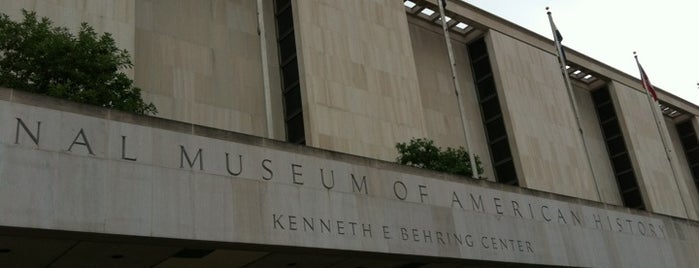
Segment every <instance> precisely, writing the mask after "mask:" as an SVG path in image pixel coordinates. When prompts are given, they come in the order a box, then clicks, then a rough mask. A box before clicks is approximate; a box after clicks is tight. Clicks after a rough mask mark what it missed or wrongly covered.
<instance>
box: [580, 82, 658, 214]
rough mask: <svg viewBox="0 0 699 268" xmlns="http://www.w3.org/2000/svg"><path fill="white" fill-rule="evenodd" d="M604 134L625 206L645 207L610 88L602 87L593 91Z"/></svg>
mask: <svg viewBox="0 0 699 268" xmlns="http://www.w3.org/2000/svg"><path fill="white" fill-rule="evenodd" d="M591 95H592V102H593V103H594V106H595V112H596V113H597V118H598V119H599V120H598V122H599V124H600V129H601V130H602V135H603V136H604V138H605V142H606V145H607V153H609V160H610V161H611V163H612V168H613V169H614V175H615V177H616V180H617V183H618V185H619V193H620V194H621V198H622V201H623V203H624V205H625V206H627V207H630V208H636V209H644V208H645V206H644V204H643V199H642V198H641V192H640V191H639V188H638V180H637V179H636V175H635V173H634V170H633V166H632V165H631V160H630V159H629V153H628V150H627V149H626V144H625V141H624V137H623V135H622V133H621V128H620V127H619V121H618V119H617V116H616V111H614V104H613V103H612V100H611V95H610V94H609V89H607V88H602V89H599V90H597V91H594V92H592V93H591Z"/></svg>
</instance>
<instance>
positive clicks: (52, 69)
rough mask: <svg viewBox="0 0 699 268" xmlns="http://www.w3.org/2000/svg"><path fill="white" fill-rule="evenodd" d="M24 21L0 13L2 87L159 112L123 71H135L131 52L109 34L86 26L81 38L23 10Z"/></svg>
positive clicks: (110, 105)
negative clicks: (145, 100) (14, 19)
mask: <svg viewBox="0 0 699 268" xmlns="http://www.w3.org/2000/svg"><path fill="white" fill-rule="evenodd" d="M22 13H23V14H24V21H22V22H14V21H12V20H10V18H9V17H8V16H7V15H6V14H0V86H3V87H8V88H13V89H17V90H25V91H29V92H33V93H38V94H45V95H49V96H52V97H57V98H63V99H68V100H72V101H76V102H82V103H87V104H93V105H99V106H102V107H107V108H113V109H118V110H123V111H128V112H132V113H137V114H155V113H157V110H156V108H155V106H154V105H153V104H152V103H147V104H146V103H145V102H144V101H143V99H142V98H141V90H140V89H139V88H137V87H134V86H133V80H131V79H129V78H128V77H127V76H126V74H124V73H123V72H122V71H123V70H124V69H130V68H132V67H133V64H132V63H131V59H130V56H129V53H128V51H126V50H123V49H119V48H118V47H117V46H116V42H115V41H114V39H113V38H112V36H111V35H110V34H109V33H105V34H102V35H99V34H97V33H96V32H95V30H94V29H93V28H92V27H90V26H89V25H87V24H86V23H82V24H81V26H80V30H79V31H78V34H77V35H76V36H74V35H72V34H71V33H70V32H69V31H68V29H67V28H65V27H55V26H53V23H52V22H51V21H50V20H49V19H48V18H45V17H44V18H41V19H38V18H37V16H36V13H35V12H27V11H26V10H23V11H22Z"/></svg>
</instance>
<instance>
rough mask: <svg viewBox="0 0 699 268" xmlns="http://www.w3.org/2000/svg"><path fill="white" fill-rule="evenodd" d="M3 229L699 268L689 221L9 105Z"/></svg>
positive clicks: (1, 157) (163, 125)
mask: <svg viewBox="0 0 699 268" xmlns="http://www.w3.org/2000/svg"><path fill="white" fill-rule="evenodd" d="M37 103H40V102H37ZM48 107H51V106H50V105H49V106H48ZM112 113H117V114H115V115H112ZM120 116H122V117H123V118H126V119H123V120H119V121H117V120H110V119H109V118H119V117H120ZM17 118H19V119H21V120H22V122H23V123H24V125H25V126H26V127H27V129H28V130H29V132H27V131H26V130H25V129H24V128H23V126H21V125H19V126H18V119H17ZM39 121H40V122H41V125H40V130H37V124H38V123H37V122H39ZM188 128H189V129H190V130H189V131H178V130H186V129H188ZM81 129H82V130H83V133H84V137H82V136H80V135H79V134H78V133H80V130H81ZM194 132H196V133H200V134H201V135H192V134H191V133H194ZM29 133H31V134H32V135H34V136H35V137H37V138H38V146H37V145H36V144H35V143H34V141H33V139H32V137H31V136H30V135H29ZM122 136H125V137H126V138H124V139H122ZM15 141H16V142H15ZM86 141H87V143H89V145H90V146H89V147H90V148H89V149H88V146H87V145H86V144H84V143H86ZM122 141H123V142H124V145H123V147H122ZM71 144H72V148H71ZM69 148H70V150H69ZM200 149H201V151H200V153H199V154H198V156H197V152H199V150H200ZM90 150H91V151H92V154H90ZM185 152H186V153H185ZM226 154H228V156H229V159H228V160H229V161H228V166H227V164H226ZM241 156H242V158H241ZM125 158H127V159H125ZM129 159H132V160H129ZM133 159H135V160H133ZM241 159H242V160H241ZM239 161H242V165H239ZM190 163H191V165H190ZM241 167H242V169H241ZM229 172H230V173H233V175H232V174H230V173H229ZM238 173H239V174H238ZM235 174H237V175H235ZM321 174H323V175H322V177H321ZM328 188H330V189H328ZM480 200H482V203H481V201H480ZM0 215H3V216H2V217H0V226H8V227H27V228H41V229H54V230H69V231H80V232H94V233H106V234H124V235H135V236H145V237H162V238H177V239H187V240H190V239H191V240H208V241H222V242H235V243H252V244H264V245H284V246H298V247H307V248H326V249H340V250H358V251H365V252H378V253H395V254H412V255H422V256H435V257H449V258H462V259H474V260H493V261H504V262H515V263H533V264H547V265H568V266H594V267H676V266H691V265H692V264H693V263H694V261H693V259H694V257H695V255H696V253H697V252H699V242H698V241H699V224H698V223H697V222H694V221H689V220H685V219H680V218H673V217H668V216H662V215H657V214H650V213H646V212H641V211H633V210H628V209H625V208H621V207H616V206H611V205H603V204H600V203H596V202H591V201H586V200H582V199H575V198H570V197H563V196H558V195H554V194H549V193H543V192H538V191H533V190H527V189H523V188H515V187H507V186H503V185H499V184H495V183H489V182H483V181H470V180H462V179H460V178H456V177H451V176H447V175H443V174H438V173H433V172H428V171H421V170H416V169H412V168H406V167H401V166H398V165H393V164H390V163H386V162H381V161H377V160H370V159H364V158H358V157H354V156H348V155H343V154H339V153H333V152H328V151H322V150H317V149H312V148H306V147H298V146H293V145H288V144H284V143H280V142H275V141H271V140H265V139H261V138H256V137H250V136H245V135H240V134H235V133H227V132H220V131H216V130H213V129H206V128H201V127H196V126H191V125H185V124H179V123H172V122H168V121H166V120H159V119H155V120H154V119H148V118H140V117H129V116H123V115H119V114H118V112H109V113H107V115H106V116H101V117H99V116H89V115H86V114H76V113H72V112H66V111H64V110H61V109H49V108H42V107H37V106H30V105H26V104H20V103H17V102H10V101H7V100H0Z"/></svg>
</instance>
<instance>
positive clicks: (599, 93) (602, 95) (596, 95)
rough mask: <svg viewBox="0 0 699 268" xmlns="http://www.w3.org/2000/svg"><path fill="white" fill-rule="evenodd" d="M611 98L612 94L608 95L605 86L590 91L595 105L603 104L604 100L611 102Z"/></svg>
mask: <svg viewBox="0 0 699 268" xmlns="http://www.w3.org/2000/svg"><path fill="white" fill-rule="evenodd" d="M611 100H612V96H611V95H609V89H607V88H604V89H600V90H596V91H594V92H592V101H593V102H594V103H595V105H597V106H600V105H603V104H605V103H606V102H611Z"/></svg>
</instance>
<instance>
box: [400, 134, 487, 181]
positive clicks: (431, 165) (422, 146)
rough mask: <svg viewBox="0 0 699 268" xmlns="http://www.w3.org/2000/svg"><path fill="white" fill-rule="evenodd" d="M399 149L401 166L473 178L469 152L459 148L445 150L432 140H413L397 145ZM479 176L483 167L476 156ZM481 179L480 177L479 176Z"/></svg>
mask: <svg viewBox="0 0 699 268" xmlns="http://www.w3.org/2000/svg"><path fill="white" fill-rule="evenodd" d="M396 149H398V154H399V155H398V159H397V162H398V163H399V164H403V165H408V166H414V167H419V168H425V169H431V170H436V171H441V172H447V173H452V174H457V175H463V176H469V177H470V176H471V174H472V171H471V159H470V158H469V156H468V152H467V151H466V150H465V149H464V148H463V147H459V148H458V149H454V148H451V147H448V148H447V149H446V150H443V149H442V148H441V147H437V146H435V145H434V142H433V141H432V140H430V139H415V138H413V139H411V140H410V142H407V143H398V144H396ZM475 159H476V168H477V169H478V174H479V175H481V174H483V165H482V163H481V160H480V158H479V157H478V156H475ZM479 177H480V176H479Z"/></svg>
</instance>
